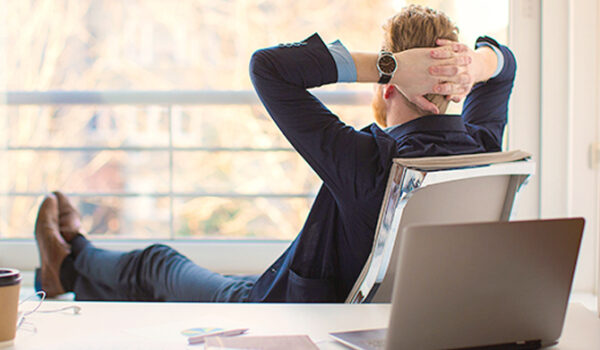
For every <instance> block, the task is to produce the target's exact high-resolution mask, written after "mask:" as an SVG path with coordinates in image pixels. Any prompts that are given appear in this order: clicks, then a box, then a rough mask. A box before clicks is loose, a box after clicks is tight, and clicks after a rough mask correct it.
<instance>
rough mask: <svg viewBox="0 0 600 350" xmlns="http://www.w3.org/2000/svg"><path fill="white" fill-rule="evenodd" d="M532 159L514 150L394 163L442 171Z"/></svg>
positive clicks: (406, 159) (401, 159)
mask: <svg viewBox="0 0 600 350" xmlns="http://www.w3.org/2000/svg"><path fill="white" fill-rule="evenodd" d="M530 158H531V154H530V153H528V152H525V151H521V150H514V151H509V152H489V153H475V154H461V155H458V156H440V157H422V158H395V159H394V163H396V164H399V165H401V166H403V167H405V168H415V169H420V170H441V169H453V168H466V167H474V166H481V165H491V164H498V163H508V162H515V161H521V160H526V159H530Z"/></svg>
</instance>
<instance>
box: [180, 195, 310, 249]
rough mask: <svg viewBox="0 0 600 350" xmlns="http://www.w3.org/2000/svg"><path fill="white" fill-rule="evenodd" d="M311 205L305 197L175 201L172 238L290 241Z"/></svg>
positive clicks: (299, 227) (217, 198)
mask: <svg viewBox="0 0 600 350" xmlns="http://www.w3.org/2000/svg"><path fill="white" fill-rule="evenodd" d="M311 203H312V199H308V198H221V197H200V198H194V199H176V200H175V202H174V210H175V231H176V237H178V238H213V239H214V238H224V239H229V238H250V239H252V238H266V239H293V238H294V237H295V236H296V235H297V234H298V232H300V229H301V228H302V225H303V224H304V220H305V219H306V214H307V213H308V209H309V208H310V205H311Z"/></svg>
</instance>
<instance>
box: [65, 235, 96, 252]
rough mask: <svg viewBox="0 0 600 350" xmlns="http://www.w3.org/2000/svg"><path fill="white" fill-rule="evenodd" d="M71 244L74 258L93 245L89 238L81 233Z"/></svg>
mask: <svg viewBox="0 0 600 350" xmlns="http://www.w3.org/2000/svg"><path fill="white" fill-rule="evenodd" d="M69 243H70V244H71V255H73V258H76V257H77V255H79V253H81V251H82V250H84V249H85V247H87V246H88V245H89V244H92V242H90V241H88V240H87V238H85V237H84V236H83V235H82V234H79V233H78V234H77V236H75V238H73V239H72V240H71V242H69Z"/></svg>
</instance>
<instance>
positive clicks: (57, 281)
mask: <svg viewBox="0 0 600 350" xmlns="http://www.w3.org/2000/svg"><path fill="white" fill-rule="evenodd" d="M384 29H385V33H386V35H385V39H384V43H383V50H382V52H380V53H357V52H352V53H351V52H349V51H348V50H347V49H346V48H345V47H344V46H343V45H342V44H341V43H340V42H339V41H336V42H334V43H332V44H330V45H325V44H324V43H323V41H322V40H321V38H320V37H319V36H318V35H317V34H315V35H313V36H311V37H309V38H308V39H306V40H304V41H302V42H299V43H293V44H284V45H279V46H278V47H272V48H266V49H262V50H259V51H257V52H256V53H255V54H254V55H253V57H252V60H251V63H250V74H251V77H252V82H253V84H254V86H255V89H256V91H257V93H258V95H259V96H260V99H261V101H262V102H263V104H264V105H265V107H266V109H267V111H268V112H269V114H270V115H271V117H272V118H273V120H274V121H275V123H276V124H277V125H278V127H279V128H280V129H281V131H282V132H283V134H284V135H285V136H286V137H287V139H288V140H289V141H290V143H291V144H292V145H293V146H294V148H295V149H296V150H297V151H298V152H299V153H300V155H301V156H302V157H303V158H304V159H305V160H306V161H307V162H308V163H309V164H310V166H311V167H312V169H313V170H314V171H315V172H316V173H317V174H318V175H319V177H320V178H321V179H322V180H323V186H322V187H321V189H320V191H319V193H318V195H317V197H316V199H315V201H314V204H313V207H312V208H311V210H310V213H309V215H308V218H307V220H306V223H305V225H304V227H303V228H302V230H301V232H300V234H299V235H298V236H297V238H296V239H295V240H294V241H293V242H292V244H291V245H290V247H289V248H288V249H287V250H286V251H285V252H284V254H283V255H282V256H281V257H280V258H279V259H278V260H277V261H276V262H275V263H274V264H273V265H272V266H271V267H270V268H269V269H268V270H267V271H266V272H264V273H263V274H262V275H261V276H247V277H228V276H222V275H220V274H216V273H213V272H210V271H208V270H206V269H203V268H201V267H199V266H197V265H195V264H193V263H192V262H190V261H189V260H187V259H186V258H185V257H183V256H182V255H180V254H179V253H177V252H175V251H174V250H173V249H171V248H168V247H166V246H163V245H153V246H150V247H148V248H146V249H144V250H137V251H133V252H128V253H121V252H112V251H107V250H102V249H98V248H95V247H94V246H93V245H92V244H91V243H90V242H89V241H88V240H87V239H86V238H85V237H84V236H83V235H82V234H81V224H80V219H79V214H78V213H77V211H76V210H75V209H74V208H73V206H72V205H71V204H70V203H69V200H68V199H67V198H66V197H65V196H64V195H62V194H61V193H60V192H55V193H54V194H52V195H49V196H48V197H47V198H46V199H45V200H44V202H43V203H42V205H41V207H40V211H39V214H38V220H37V222H36V239H37V241H38V245H39V249H40V257H41V262H42V268H41V270H40V271H38V273H37V277H36V281H37V282H36V285H37V288H38V289H43V290H46V291H47V293H48V294H49V295H51V296H52V295H56V294H60V293H63V292H65V291H73V292H75V295H76V298H77V299H78V300H167V301H204V302H208V301H219V302H228V301H252V302H262V301H268V302H342V301H344V300H345V298H346V297H347V295H348V293H349V291H350V289H351V288H352V285H353V284H354V281H355V280H356V278H357V276H358V274H359V273H360V271H361V269H362V267H363V265H364V263H365V261H366V259H367V257H368V255H369V252H370V250H371V247H372V243H373V235H374V232H375V226H376V223H377V217H378V212H379V208H380V206H381V202H382V199H383V195H384V190H385V187H386V182H387V176H388V173H389V170H390V167H391V164H392V159H393V158H395V157H418V156H441V155H451V154H462V153H477V152H490V151H499V150H500V149H501V142H502V134H503V130H504V126H505V124H506V116H507V104H508V99H509V96H510V93H511V89H512V85H513V80H514V74H515V66H516V64H515V60H514V57H513V56H512V53H511V52H510V50H509V49H508V48H506V47H504V46H501V45H499V44H497V43H496V42H495V41H494V40H492V39H490V38H480V39H479V40H478V44H477V47H478V48H477V49H476V50H475V51H473V50H470V49H468V48H467V47H466V46H464V45H461V44H458V43H455V41H456V40H457V29H456V27H455V26H454V25H453V24H452V22H451V21H450V20H449V19H448V18H447V17H446V16H445V15H444V14H442V13H440V12H436V11H434V10H431V9H427V8H423V7H420V6H409V7H407V8H405V9H404V10H402V12H400V13H399V14H397V15H396V16H394V17H392V18H391V19H390V20H389V21H388V22H387V24H386V25H385V27H384ZM436 46H438V47H436ZM416 47H420V48H416ZM413 48H414V49H413ZM353 81H356V82H365V83H367V82H368V83H379V84H378V85H377V87H376V89H375V96H374V101H373V107H374V112H375V119H376V120H377V122H378V123H379V124H380V125H381V126H383V127H387V129H386V130H382V129H380V128H379V127H378V126H377V125H375V124H372V125H371V126H369V127H367V128H365V129H363V130H360V131H357V130H355V129H354V128H352V127H350V126H347V125H346V124H344V123H343V122H342V121H340V120H339V119H338V117H337V116H335V115H334V114H333V113H332V112H330V111H329V110H328V109H327V108H326V107H325V106H323V105H322V104H321V103H320V102H319V100H318V99H316V98H315V97H314V96H313V95H311V94H310V93H309V92H308V91H307V89H309V88H312V87H316V86H320V85H324V84H331V83H336V82H353ZM473 83H477V84H476V85H475V86H473ZM471 88H472V89H471ZM467 93H468V96H467V97H466V101H465V104H464V107H463V113H462V116H460V115H444V114H438V113H444V112H445V110H446V107H447V104H448V101H449V100H460V99H461V98H462V97H464V95H466V94H467Z"/></svg>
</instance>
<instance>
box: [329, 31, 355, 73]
mask: <svg viewBox="0 0 600 350" xmlns="http://www.w3.org/2000/svg"><path fill="white" fill-rule="evenodd" d="M327 48H328V49H329V52H330V53H331V56H332V57H333V60H334V61H335V66H336V68H337V73H338V80H337V82H338V83H354V82H356V66H355V65H354V60H353V59H352V55H350V52H349V51H348V49H346V47H345V46H344V44H342V42H341V41H339V40H336V41H334V42H332V43H331V44H329V45H327Z"/></svg>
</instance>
